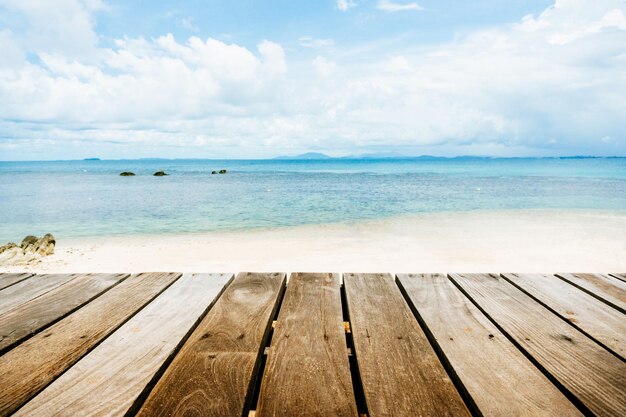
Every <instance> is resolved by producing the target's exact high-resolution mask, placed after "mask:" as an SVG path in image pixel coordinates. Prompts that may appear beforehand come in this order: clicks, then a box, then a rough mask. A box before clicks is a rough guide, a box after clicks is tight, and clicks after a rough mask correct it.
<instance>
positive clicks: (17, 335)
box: [0, 274, 128, 353]
mask: <svg viewBox="0 0 626 417" xmlns="http://www.w3.org/2000/svg"><path fill="white" fill-rule="evenodd" d="M126 277H128V275H127V274H86V275H78V276H77V277H76V278H74V279H72V280H70V281H68V282H66V283H65V284H62V285H59V286H58V287H56V288H54V289H52V290H50V291H48V292H47V293H45V294H43V295H41V296H39V297H37V298H34V299H32V300H30V301H27V302H25V303H24V304H21V305H19V306H18V307H16V308H14V309H13V310H10V311H9V312H7V313H5V314H3V315H2V316H0V353H3V352H5V351H7V350H8V349H10V348H11V347H13V346H15V345H16V344H18V343H20V342H21V341H22V340H24V339H26V338H27V337H29V336H31V335H33V334H35V333H36V332H38V331H40V330H41V329H42V328H44V327H46V326H48V325H49V324H51V323H53V322H55V321H57V320H59V319H61V318H62V317H64V316H66V315H67V314H69V313H71V312H72V311H74V310H76V309H77V308H79V307H81V306H82V305H84V304H85V303H88V302H89V301H90V300H92V299H93V298H94V297H97V296H98V295H100V294H101V293H103V292H104V291H106V290H108V289H109V288H111V287H112V286H113V285H115V284H117V283H118V282H120V280H122V279H124V278H126Z"/></svg>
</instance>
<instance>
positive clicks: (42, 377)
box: [0, 273, 180, 416]
mask: <svg viewBox="0 0 626 417" xmlns="http://www.w3.org/2000/svg"><path fill="white" fill-rule="evenodd" d="M179 277H180V274H178V273H147V274H137V275H132V276H131V277H130V278H127V279H126V280H124V281H123V282H122V283H120V284H119V285H117V286H115V287H114V288H112V289H111V290H110V291H107V292H106V293H104V294H103V295H102V296H100V297H98V298H96V299H95V300H93V301H92V302H91V303H89V304H87V305H86V306H84V307H83V308H81V309H80V310H78V311H75V312H74V313H72V314H70V315H69V316H67V317H65V318H64V319H63V320H61V321H59V322H58V323H56V324H54V325H52V326H50V327H48V328H47V329H46V330H44V331H42V332H40V333H38V334H37V335H35V336H33V337H31V338H30V339H28V340H27V341H25V342H24V343H22V344H20V345H19V346H17V347H16V348H15V349H13V350H10V351H9V352H7V353H5V354H4V355H3V356H1V357H0V375H2V378H0V416H6V415H9V414H11V413H13V412H15V411H16V410H17V409H18V408H19V407H20V406H22V405H23V404H24V403H25V402H26V401H28V400H29V399H30V398H31V397H33V396H34V395H35V394H37V393H38V392H39V391H41V390H42V389H43V388H44V387H46V386H47V385H48V384H49V383H50V382H52V381H53V380H55V379H56V378H57V377H58V376H59V375H61V374H62V373H63V372H64V371H65V370H66V369H67V368H69V367H70V366H72V365H73V364H74V363H76V361H78V360H79V359H80V358H81V357H82V356H84V355H85V354H86V353H87V352H89V350H91V349H92V348H93V347H94V346H96V345H97V344H98V343H99V342H100V341H101V340H102V339H104V338H105V337H107V336H108V335H109V334H111V333H112V332H113V331H115V330H116V329H117V328H118V327H119V326H120V325H122V324H123V323H124V322H125V321H126V320H127V319H128V318H129V317H131V316H132V315H133V314H134V313H135V312H136V311H137V310H139V309H141V308H142V307H143V306H144V305H146V304H147V303H149V302H150V301H151V300H152V299H154V297H156V296H157V295H158V294H159V293H161V291H163V290H164V289H165V288H167V287H168V286H169V285H170V284H172V283H173V282H174V281H176V279H178V278H179Z"/></svg>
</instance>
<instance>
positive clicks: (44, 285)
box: [0, 274, 78, 315]
mask: <svg viewBox="0 0 626 417" xmlns="http://www.w3.org/2000/svg"><path fill="white" fill-rule="evenodd" d="M77 276H78V275H77V274H40V275H36V276H34V277H32V278H31V279H26V280H24V281H21V282H18V283H17V284H15V285H11V286H10V287H7V288H5V289H3V290H0V315H2V314H4V313H6V312H7V311H10V310H12V309H14V308H16V307H17V306H19V305H21V304H24V303H25V302H27V301H30V300H32V299H33V298H36V297H39V296H40V295H42V294H45V293H47V292H48V291H50V290H52V289H54V288H56V287H58V286H59V285H63V284H65V283H66V282H68V281H70V280H72V279H74V278H76V277H77Z"/></svg>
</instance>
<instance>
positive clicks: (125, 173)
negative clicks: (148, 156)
mask: <svg viewBox="0 0 626 417" xmlns="http://www.w3.org/2000/svg"><path fill="white" fill-rule="evenodd" d="M120 176H121V177H134V176H135V173H134V172H130V171H124V172H122V173H120Z"/></svg>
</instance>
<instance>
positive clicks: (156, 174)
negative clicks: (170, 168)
mask: <svg viewBox="0 0 626 417" xmlns="http://www.w3.org/2000/svg"><path fill="white" fill-rule="evenodd" d="M152 175H154V176H155V177H165V176H166V175H170V174H168V173H167V172H165V171H157V172H155V173H154V174H152Z"/></svg>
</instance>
